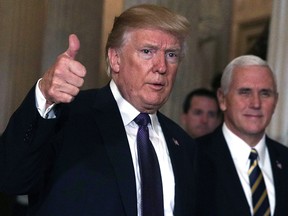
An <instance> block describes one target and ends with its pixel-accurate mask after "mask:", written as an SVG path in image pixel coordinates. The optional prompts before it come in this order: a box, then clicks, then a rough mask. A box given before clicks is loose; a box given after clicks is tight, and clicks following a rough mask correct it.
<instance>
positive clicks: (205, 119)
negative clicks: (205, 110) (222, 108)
mask: <svg viewBox="0 0 288 216" xmlns="http://www.w3.org/2000/svg"><path fill="white" fill-rule="evenodd" d="M208 118H209V117H208V114H203V115H201V122H202V123H203V124H206V123H207V122H208Z"/></svg>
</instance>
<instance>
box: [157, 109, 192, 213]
mask: <svg viewBox="0 0 288 216" xmlns="http://www.w3.org/2000/svg"><path fill="white" fill-rule="evenodd" d="M157 116H158V119H159V122H160V124H161V128H162V131H163V134H164V137H165V141H166V144H167V147H168V151H169V155H170V160H171V164H172V168H173V173H174V178H175V208H174V215H183V214H185V209H186V208H187V207H185V204H186V203H187V200H184V197H185V196H184V194H186V193H187V190H188V188H187V187H188V185H190V184H191V182H189V181H191V179H189V177H188V174H189V173H187V167H188V165H187V163H188V162H187V161H186V160H185V159H184V157H185V156H184V153H185V152H184V150H183V148H182V146H181V144H182V143H181V142H180V141H179V139H177V134H175V131H174V130H173V129H172V128H169V126H168V125H167V124H168V122H167V121H166V120H165V117H164V116H163V115H162V114H160V113H158V114H157ZM191 145H192V144H191ZM186 153H187V152H186ZM189 171H191V172H192V168H191V170H189ZM191 175H192V174H191ZM191 193H192V192H191Z"/></svg>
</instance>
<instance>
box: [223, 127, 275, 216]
mask: <svg viewBox="0 0 288 216" xmlns="http://www.w3.org/2000/svg"><path fill="white" fill-rule="evenodd" d="M222 130H223V134H224V137H225V140H226V142H227V144H228V147H229V150H230V153H231V156H232V158H233V161H234V165H235V167H236V170H237V173H238V176H239V179H240V181H241V184H242V188H243V190H244V193H245V195H246V198H247V201H248V204H249V206H250V210H251V215H253V204H252V195H251V189H250V183H249V175H248V170H249V166H250V159H249V155H250V152H251V147H250V146H249V145H248V144H247V143H245V142H244V141H243V140H242V139H240V138H239V137H238V136H236V135H235V134H234V133H233V132H232V131H231V130H229V129H228V127H227V126H226V124H225V123H224V124H223V128H222ZM254 148H255V149H256V150H257V152H258V165H259V167H260V169H261V171H262V174H263V177H264V181H265V185H266V188H267V193H268V198H269V204H270V210H271V215H273V213H274V211H275V188H274V181H273V174H272V168H271V162H270V157H269V152H268V149H267V147H266V143H265V135H264V136H263V137H262V139H261V140H260V141H259V143H257V145H256V146H255V147H254Z"/></svg>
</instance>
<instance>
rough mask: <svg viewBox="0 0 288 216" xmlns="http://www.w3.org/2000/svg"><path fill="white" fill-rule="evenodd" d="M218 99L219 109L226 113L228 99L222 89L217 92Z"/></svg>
mask: <svg viewBox="0 0 288 216" xmlns="http://www.w3.org/2000/svg"><path fill="white" fill-rule="evenodd" d="M217 98H218V102H219V107H220V109H221V110H222V111H225V110H226V109H227V106H226V97H225V95H224V93H223V91H222V89H221V88H219V89H218V90H217Z"/></svg>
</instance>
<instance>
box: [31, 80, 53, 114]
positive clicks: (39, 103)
mask: <svg viewBox="0 0 288 216" xmlns="http://www.w3.org/2000/svg"><path fill="white" fill-rule="evenodd" d="M41 79H42V78H41ZM41 79H39V80H38V81H37V84H36V88H35V97H36V108H37V110H38V112H39V114H40V116H42V118H45V119H52V118H56V115H55V112H54V109H53V108H54V106H55V103H54V104H52V105H50V106H49V107H48V108H47V109H46V99H45V97H44V95H43V94H42V92H41V91H40V88H39V82H40V80H41Z"/></svg>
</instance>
